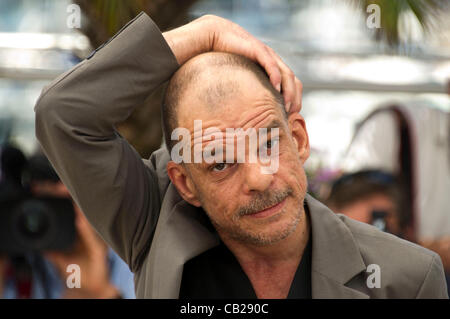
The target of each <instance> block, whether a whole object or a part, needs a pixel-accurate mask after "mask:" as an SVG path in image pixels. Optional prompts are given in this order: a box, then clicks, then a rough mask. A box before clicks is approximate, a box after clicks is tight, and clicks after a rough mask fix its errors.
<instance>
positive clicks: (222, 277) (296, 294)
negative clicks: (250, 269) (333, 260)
mask: <svg viewBox="0 0 450 319" xmlns="http://www.w3.org/2000/svg"><path fill="white" fill-rule="evenodd" d="M311 250H312V243H311V237H310V238H309V240H308V243H307V245H306V247H305V251H304V253H303V256H302V260H301V261H300V263H299V265H298V268H297V271H296V273H295V276H294V279H293V281H292V284H291V287H290V289H289V294H288V296H287V298H288V299H311V255H312V251H311ZM180 298H182V299H184V298H194V299H195V298H197V299H208V298H212V299H223V298H230V299H233V298H236V299H251V298H254V299H256V298H257V297H256V294H255V291H254V290H253V287H252V284H251V282H250V280H249V279H248V277H247V275H246V274H245V272H244V271H243V270H242V268H241V266H240V264H239V262H238V261H237V259H236V257H235V256H234V255H233V253H232V252H231V251H230V250H229V249H228V248H227V247H226V246H225V244H224V243H223V242H221V243H220V245H219V246H216V247H214V248H212V249H209V250H208V251H206V252H204V253H202V254H200V255H198V256H197V257H194V258H193V259H191V260H189V261H188V262H186V264H185V265H184V268H183V276H182V280H181V288H180Z"/></svg>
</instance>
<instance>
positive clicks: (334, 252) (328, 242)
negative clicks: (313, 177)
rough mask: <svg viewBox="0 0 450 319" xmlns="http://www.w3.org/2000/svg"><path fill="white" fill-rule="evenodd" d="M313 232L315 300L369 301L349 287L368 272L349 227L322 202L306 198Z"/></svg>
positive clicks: (313, 288)
mask: <svg viewBox="0 0 450 319" xmlns="http://www.w3.org/2000/svg"><path fill="white" fill-rule="evenodd" d="M305 205H307V207H308V209H309V214H310V220H311V231H312V245H313V247H312V272H311V285H312V287H311V288H312V297H313V298H315V299H316V298H352V299H353V298H368V297H369V296H368V295H366V294H364V293H362V292H360V291H358V290H355V289H352V288H350V287H348V286H347V285H346V284H347V283H348V282H349V281H350V280H351V279H352V278H353V277H355V276H356V275H358V274H360V273H361V272H363V271H365V270H366V265H365V264H364V261H363V259H362V257H361V254H360V252H359V249H358V246H357V244H356V242H355V241H354V239H353V236H352V234H351V232H350V230H349V229H348V228H347V226H346V225H345V224H344V223H343V222H342V221H341V220H340V219H339V217H338V216H337V215H336V214H334V213H333V212H332V211H331V210H330V209H328V208H327V207H326V206H324V205H323V204H322V203H320V202H318V201H317V200H315V199H314V198H313V197H311V196H310V195H308V194H307V195H306V199H305Z"/></svg>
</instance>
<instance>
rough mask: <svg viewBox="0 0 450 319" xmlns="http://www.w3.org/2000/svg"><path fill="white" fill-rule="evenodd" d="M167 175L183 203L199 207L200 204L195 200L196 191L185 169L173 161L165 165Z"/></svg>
mask: <svg viewBox="0 0 450 319" xmlns="http://www.w3.org/2000/svg"><path fill="white" fill-rule="evenodd" d="M167 175H169V178H170V180H171V181H172V183H173V185H174V186H175V188H176V189H177V191H178V193H179V194H180V195H181V197H183V199H184V200H185V201H187V202H188V203H189V204H191V205H194V206H196V207H200V206H201V203H200V201H199V200H198V198H197V190H196V188H195V185H194V183H193V182H192V179H191V177H190V175H189V174H188V173H187V171H186V167H185V166H184V165H182V164H176V163H175V162H173V161H170V162H168V163H167Z"/></svg>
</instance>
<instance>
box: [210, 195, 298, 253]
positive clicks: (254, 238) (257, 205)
mask: <svg viewBox="0 0 450 319" xmlns="http://www.w3.org/2000/svg"><path fill="white" fill-rule="evenodd" d="M292 194H293V191H292V189H291V188H290V187H288V188H286V189H285V190H282V191H278V192H273V191H271V192H269V191H267V192H264V193H260V194H258V195H257V196H256V197H255V198H254V199H253V200H252V201H251V202H250V204H249V205H246V206H244V207H241V208H240V209H239V210H238V212H237V213H235V214H234V215H233V217H232V223H231V224H228V225H225V224H224V223H220V222H217V220H216V219H215V218H214V217H213V216H212V214H210V213H208V212H207V211H206V210H205V211H206V213H207V215H208V217H209V219H210V221H211V223H212V225H213V226H214V228H215V229H216V231H217V232H218V233H219V235H220V237H222V238H223V237H226V238H227V239H230V240H233V241H236V242H239V243H242V244H246V245H253V246H258V247H261V246H268V245H272V244H275V243H277V242H280V241H282V240H283V239H286V238H287V237H289V236H290V235H291V234H292V233H294V232H295V230H296V229H297V226H298V224H299V223H300V221H301V220H302V212H303V209H302V207H303V201H304V197H303V198H302V200H301V201H300V203H299V207H298V209H296V210H295V211H294V212H293V213H290V212H288V211H286V209H287V208H283V211H281V212H278V213H277V214H276V215H274V216H270V217H267V218H266V222H267V227H270V223H271V222H272V221H275V220H276V219H278V218H283V216H281V215H286V214H289V216H288V218H289V219H288V221H287V222H285V223H284V224H285V226H284V227H283V228H282V229H279V230H275V231H269V232H264V231H263V232H254V231H249V230H246V229H244V228H243V227H242V222H241V219H242V218H248V217H245V215H248V214H251V213H254V212H258V211H261V210H263V209H265V208H267V207H271V206H274V205H276V204H278V203H280V202H282V201H283V200H286V199H289V198H294V197H293V196H292ZM203 207H205V206H203ZM285 218H286V217H285ZM262 227H264V225H262Z"/></svg>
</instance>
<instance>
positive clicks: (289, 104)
mask: <svg viewBox="0 0 450 319" xmlns="http://www.w3.org/2000/svg"><path fill="white" fill-rule="evenodd" d="M290 109H291V102H288V103H287V104H286V112H289V110H290Z"/></svg>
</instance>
